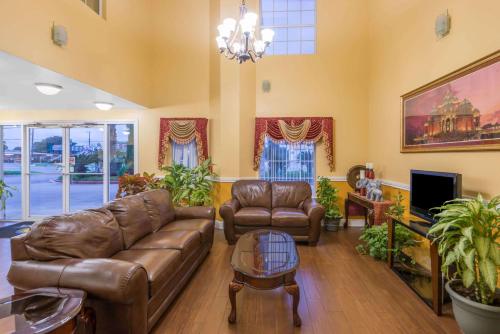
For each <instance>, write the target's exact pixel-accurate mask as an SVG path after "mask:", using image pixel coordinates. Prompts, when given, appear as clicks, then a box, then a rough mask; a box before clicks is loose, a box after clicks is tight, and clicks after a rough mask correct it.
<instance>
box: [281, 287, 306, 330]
mask: <svg viewBox="0 0 500 334" xmlns="http://www.w3.org/2000/svg"><path fill="white" fill-rule="evenodd" d="M285 291H286V292H288V294H290V295H292V297H293V324H294V325H295V326H296V327H300V326H301V325H302V320H300V316H299V312H298V308H299V301H300V290H299V286H298V285H297V283H295V284H291V285H285Z"/></svg>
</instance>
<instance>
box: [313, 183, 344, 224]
mask: <svg viewBox="0 0 500 334" xmlns="http://www.w3.org/2000/svg"><path fill="white" fill-rule="evenodd" d="M338 194H339V190H338V189H337V188H335V187H334V186H333V185H332V183H331V181H330V180H329V179H328V178H326V177H320V178H319V179H318V188H317V189H316V196H317V199H318V202H319V204H321V205H322V206H323V207H324V208H325V217H326V218H328V219H335V218H340V217H342V214H341V213H340V209H339V206H338V204H337V201H338V197H339V195H338Z"/></svg>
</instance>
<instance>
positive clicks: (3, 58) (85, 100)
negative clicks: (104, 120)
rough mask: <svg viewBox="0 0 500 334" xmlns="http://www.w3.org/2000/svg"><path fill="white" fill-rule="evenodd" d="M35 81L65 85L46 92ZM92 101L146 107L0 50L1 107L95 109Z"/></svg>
mask: <svg viewBox="0 0 500 334" xmlns="http://www.w3.org/2000/svg"><path fill="white" fill-rule="evenodd" d="M35 82H43V83H51V84H57V85H60V86H63V87H64V89H63V90H62V91H61V92H60V93H59V94H58V95H54V96H47V95H43V94H41V93H39V92H38V90H37V89H36V88H35V85H34V83H35ZM94 101H103V102H111V103H114V105H115V109H136V110H137V109H145V108H144V107H143V106H141V105H138V104H136V103H133V102H131V101H128V100H125V99H123V98H121V97H119V96H116V95H113V94H110V93H108V92H105V91H103V90H100V89H97V88H95V87H92V86H89V85H87V84H84V83H82V82H80V81H77V80H74V79H71V78H68V77H66V76H64V75H62V74H59V73H56V72H54V71H51V70H48V69H46V68H44V67H41V66H38V65H35V64H33V63H30V62H28V61H26V60H23V59H21V58H18V57H15V56H12V55H10V54H8V53H5V52H2V51H0V110H71V109H80V110H81V109H95V106H94Z"/></svg>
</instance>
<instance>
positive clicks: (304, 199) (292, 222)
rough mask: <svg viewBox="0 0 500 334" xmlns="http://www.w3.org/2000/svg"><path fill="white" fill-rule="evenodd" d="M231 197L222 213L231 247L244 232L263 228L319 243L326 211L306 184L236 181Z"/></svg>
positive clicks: (222, 207)
mask: <svg viewBox="0 0 500 334" xmlns="http://www.w3.org/2000/svg"><path fill="white" fill-rule="evenodd" d="M231 194H232V199H231V200H230V201H228V202H226V203H224V204H223V205H222V206H221V208H220V210H219V213H220V215H221V217H222V218H223V219H224V234H225V236H226V240H227V242H228V243H229V244H230V245H232V244H234V243H235V242H236V239H237V238H238V237H239V236H240V235H242V234H243V233H246V232H248V231H252V230H256V229H262V228H266V229H267V228H268V229H275V230H281V231H284V232H287V233H289V234H291V235H292V236H293V237H294V239H295V240H297V241H307V242H309V245H311V246H315V245H316V244H317V243H318V240H319V235H320V232H321V220H322V219H323V217H324V215H325V209H324V208H323V207H322V206H321V205H319V204H318V203H316V202H315V201H314V200H313V199H312V198H311V187H310V186H309V184H308V183H307V182H267V181H262V180H248V181H247V180H245V181H237V182H235V183H234V184H233V187H232V189H231Z"/></svg>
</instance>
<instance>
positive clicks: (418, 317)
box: [0, 228, 460, 334]
mask: <svg viewBox="0 0 500 334" xmlns="http://www.w3.org/2000/svg"><path fill="white" fill-rule="evenodd" d="M359 234H360V229H355V228H350V229H348V230H341V231H340V232H338V233H332V232H330V233H324V234H323V235H322V237H321V240H320V243H319V244H318V246H317V247H308V246H305V245H304V246H301V245H300V246H299V252H300V256H301V263H300V269H299V271H298V273H297V282H298V283H299V285H300V288H301V300H300V306H299V313H300V315H301V317H302V327H301V328H300V329H297V328H294V327H293V325H292V310H291V302H292V300H291V297H290V296H289V295H288V294H287V293H286V292H285V291H284V290H283V289H277V290H272V291H255V290H251V289H249V288H244V289H243V290H242V291H240V292H239V293H238V295H237V305H238V314H237V322H236V324H234V325H230V324H228V322H227V317H228V315H229V311H230V304H229V299H228V291H227V290H228V284H229V282H230V281H231V279H232V271H231V267H230V264H229V258H230V255H231V252H232V249H233V247H230V246H228V245H227V244H226V243H225V241H224V237H223V233H222V232H221V231H217V232H216V241H215V244H214V247H213V249H212V251H211V253H210V254H209V256H208V258H207V259H206V261H205V262H204V263H203V264H202V266H201V267H200V268H199V270H198V271H197V273H196V274H195V276H194V277H193V279H192V280H191V281H190V282H189V283H188V286H187V287H186V289H185V290H184V291H183V292H182V293H181V295H180V296H179V297H178V298H177V300H176V302H175V303H174V304H173V305H172V307H170V309H169V311H167V313H166V314H165V316H164V317H163V318H162V319H161V320H160V321H159V323H158V324H157V326H156V327H155V329H154V330H153V333H155V334H163V333H257V334H264V333H318V334H319V333H370V334H375V333H384V334H390V333H419V334H423V333H425V334H429V333H460V332H459V330H458V327H457V325H456V323H455V321H454V319H453V317H452V316H451V315H450V310H449V308H447V314H446V315H445V316H442V317H437V316H435V315H434V313H433V312H432V311H431V310H430V308H428V307H427V306H426V305H425V304H424V303H423V302H422V301H421V300H420V299H419V298H418V297H417V296H416V295H415V294H414V293H413V292H412V291H411V290H410V289H409V288H408V287H407V286H406V285H405V284H404V283H403V282H402V281H400V280H399V278H397V277H396V275H395V274H393V273H392V272H391V271H390V270H389V269H388V268H387V267H386V265H385V264H384V263H381V262H377V261H374V260H372V259H371V258H370V257H367V256H360V255H359V254H358V253H357V252H356V250H355V249H354V247H355V245H356V244H357V238H358V236H359ZM0 252H1V253H0V260H1V265H0V274H1V275H2V278H3V279H2V282H1V283H0V296H5V295H6V294H9V293H10V292H11V288H10V287H9V286H8V283H7V282H6V280H5V273H6V271H7V269H8V261H9V255H8V253H9V249H8V240H6V239H0Z"/></svg>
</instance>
